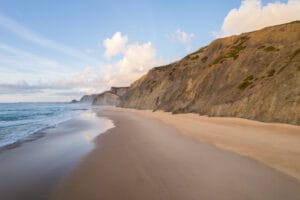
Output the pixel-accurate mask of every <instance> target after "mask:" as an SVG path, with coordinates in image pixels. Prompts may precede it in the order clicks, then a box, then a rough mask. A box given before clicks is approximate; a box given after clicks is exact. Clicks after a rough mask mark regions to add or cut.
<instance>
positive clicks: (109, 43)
mask: <svg viewBox="0 0 300 200" xmlns="http://www.w3.org/2000/svg"><path fill="white" fill-rule="evenodd" d="M127 40H128V38H127V36H126V35H124V36H122V33H121V32H116V33H115V34H114V35H113V36H112V38H111V39H109V38H107V39H105V40H104V41H103V46H104V47H105V52H104V56H105V57H106V58H111V57H113V56H115V55H117V54H119V53H121V52H122V51H123V50H124V48H125V46H126V43H127Z"/></svg>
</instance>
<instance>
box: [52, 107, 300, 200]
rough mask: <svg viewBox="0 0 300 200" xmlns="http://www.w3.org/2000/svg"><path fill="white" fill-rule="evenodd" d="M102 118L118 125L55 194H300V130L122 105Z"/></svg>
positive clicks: (254, 196)
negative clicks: (135, 108) (106, 118)
mask: <svg viewBox="0 0 300 200" xmlns="http://www.w3.org/2000/svg"><path fill="white" fill-rule="evenodd" d="M99 115H100V116H105V117H108V118H110V119H111V120H113V122H114V124H115V126H116V127H115V128H113V129H110V130H108V131H107V132H106V133H104V134H101V135H100V136H99V137H98V138H97V139H96V141H95V143H96V147H95V149H94V150H93V151H92V152H91V153H90V154H89V155H88V156H86V157H85V158H84V159H83V160H82V161H81V163H80V164H79V165H78V167H76V168H75V169H74V170H73V171H72V172H71V174H70V176H68V177H67V178H66V179H65V180H64V182H63V183H62V184H61V185H60V186H59V187H58V189H57V190H56V191H55V192H54V193H53V196H52V198H53V199H63V200H66V199H87V200H89V199H90V200H92V199H97V200H99V199H105V200H108V199H114V200H115V199H122V200H126V199H131V200H132V199H143V200H147V199H172V200H173V199H175V200H176V199H180V200H181V199H230V200H234V199H239V200H241V199H264V200H266V199H272V200H276V199H300V182H299V181H298V180H297V178H298V175H297V172H298V169H299V168H298V166H299V165H298V163H299V146H297V145H298V144H299V127H296V126H289V125H281V124H265V123H260V122H253V121H249V120H242V119H229V118H207V117H198V116H194V115H192V114H188V115H170V114H168V113H162V112H155V113H152V112H151V111H136V110H129V109H119V108H105V109H103V110H102V111H100V112H99ZM293 140H296V141H294V142H292V141H293ZM255 143H257V144H255ZM212 144H213V145H212ZM258 147H259V148H258ZM224 149H225V150H224ZM269 149H272V151H271V150H269ZM260 154H262V155H261V157H260V156H258V155H260ZM273 154H274V155H273ZM277 154H278V155H277ZM244 155H247V156H244ZM285 156H286V157H287V158H285ZM297 156H298V157H297ZM251 158H254V159H255V160H254V159H251ZM260 158H261V160H260ZM281 159H283V160H282V161H281V162H287V161H288V163H285V164H284V163H282V164H280V160H281ZM257 160H260V161H262V162H258V161H257ZM271 161H273V162H271ZM262 163H265V164H266V165H265V164H262ZM274 163H275V164H274ZM272 165H274V166H272ZM270 166H272V167H270ZM278 166H279V167H278ZM290 166H294V170H291V169H293V168H292V167H290ZM275 168H276V169H279V170H281V171H285V172H286V173H282V172H280V171H279V170H276V169H275ZM288 174H289V175H288Z"/></svg>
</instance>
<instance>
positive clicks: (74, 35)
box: [0, 0, 300, 102]
mask: <svg viewBox="0 0 300 200" xmlns="http://www.w3.org/2000/svg"><path fill="white" fill-rule="evenodd" d="M299 11H300V0H285V1H284V0H281V1H274V0H242V1H240V0H226V1H217V0H210V1H207V0H206V1H204V0H185V1H175V0H172V1H171V0H165V1H161V0H151V1H150V0H127V1H122V0H107V1H104V0H102V1H101V0H86V1H83V0H81V1H79V0H65V1H60V0H42V1H36V0H26V1H24V0H0V102H37V101H43V102H45V101H56V102H57V101H70V100H72V99H79V98H80V97H81V96H82V95H84V94H92V93H100V92H102V91H104V90H107V89H109V88H110V87H111V86H128V85H130V83H132V82H133V81H134V80H136V79H138V78H139V77H140V76H142V75H143V74H145V73H147V71H148V70H149V69H151V68H152V67H155V66H160V65H164V64H168V63H170V62H174V61H176V60H179V59H180V58H182V57H184V56H185V55H187V54H188V53H191V52H193V51H195V50H197V49H199V48H200V47H202V46H205V45H207V44H209V43H210V42H211V41H213V40H214V39H216V38H218V37H226V36H229V35H232V34H239V33H242V32H248V31H253V30H257V29H260V28H263V27H266V26H271V25H276V24H281V23H286V22H290V21H295V20H300V12H299Z"/></svg>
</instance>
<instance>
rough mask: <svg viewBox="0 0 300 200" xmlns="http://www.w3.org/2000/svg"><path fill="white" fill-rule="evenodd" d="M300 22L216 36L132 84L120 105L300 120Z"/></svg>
mask: <svg viewBox="0 0 300 200" xmlns="http://www.w3.org/2000/svg"><path fill="white" fill-rule="evenodd" d="M299 75H300V21H296V22H292V23H288V24H283V25H278V26H273V27H267V28H264V29H262V30H258V31H255V32H250V33H244V34H241V35H238V36H231V37H226V38H222V39H217V40H215V41H213V42H212V43H211V44H209V45H208V46H206V47H203V48H201V49H199V50H198V51H196V52H194V53H192V54H190V55H188V56H186V57H184V58H183V59H181V60H179V61H177V62H174V63H172V64H169V65H166V66H162V67H156V68H153V69H151V70H150V71H149V72H148V73H147V74H146V75H144V76H143V77H141V78H140V79H138V80H137V81H135V82H134V83H132V84H131V86H130V88H129V89H128V91H127V92H126V93H125V94H124V96H123V97H122V101H121V102H120V104H119V106H121V107H127V108H138V109H153V110H164V111H169V112H173V113H188V112H193V113H199V114H200V115H208V116H226V117H240V118H247V119H253V120H259V121H266V122H282V123H290V124H297V125H300V116H299V113H300V78H299Z"/></svg>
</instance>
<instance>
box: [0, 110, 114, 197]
mask: <svg viewBox="0 0 300 200" xmlns="http://www.w3.org/2000/svg"><path fill="white" fill-rule="evenodd" d="M111 123H112V122H111V121H110V120H106V119H102V118H99V117H97V116H96V115H95V113H92V112H89V111H88V112H85V113H82V114H81V115H80V116H78V117H76V118H75V119H72V120H69V121H67V122H64V123H62V124H59V125H58V126H57V127H56V128H52V129H49V130H46V131H45V132H44V133H40V134H38V135H35V136H34V137H32V138H31V139H30V140H31V141H28V142H25V143H21V144H18V145H16V146H15V147H14V148H13V146H11V147H10V149H6V150H2V151H1V152H0V199H1V200H46V199H49V197H50V194H51V193H52V192H53V190H54V189H55V188H56V187H57V185H58V184H59V183H60V182H61V181H62V180H63V179H64V178H65V177H66V176H67V175H68V173H69V172H70V171H71V170H72V169H73V168H74V167H75V166H76V165H77V164H78V163H79V162H80V159H81V158H82V157H83V156H84V155H86V154H87V153H88V152H90V151H91V150H92V149H93V147H94V143H93V139H94V138H95V137H96V136H97V135H98V134H99V133H101V132H104V131H105V130H106V128H108V127H109V126H112V124H111Z"/></svg>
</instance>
